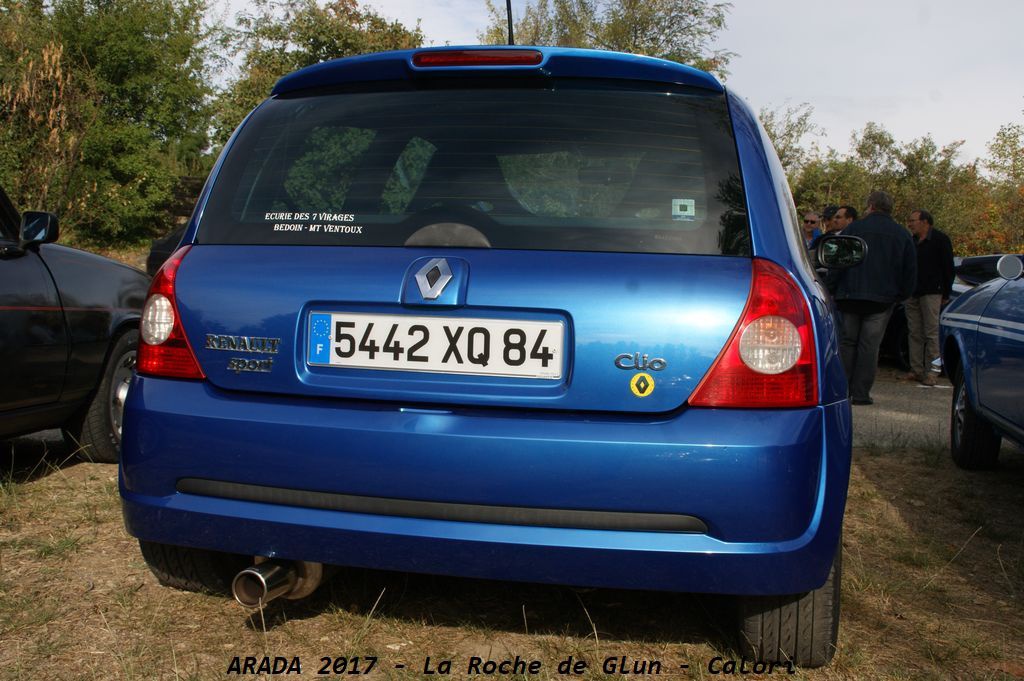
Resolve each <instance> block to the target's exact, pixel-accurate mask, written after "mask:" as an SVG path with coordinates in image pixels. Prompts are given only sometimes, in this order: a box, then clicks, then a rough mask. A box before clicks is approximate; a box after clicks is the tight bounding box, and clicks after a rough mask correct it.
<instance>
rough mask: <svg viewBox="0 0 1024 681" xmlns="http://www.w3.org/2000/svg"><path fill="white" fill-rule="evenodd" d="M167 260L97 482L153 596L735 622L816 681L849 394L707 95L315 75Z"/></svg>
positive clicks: (309, 73)
mask: <svg viewBox="0 0 1024 681" xmlns="http://www.w3.org/2000/svg"><path fill="white" fill-rule="evenodd" d="M823 243H824V246H825V247H824V248H821V249H819V252H818V253H817V254H816V257H817V258H818V259H819V262H820V263H822V264H826V265H832V266H853V265H856V264H857V263H858V262H859V261H860V260H861V258H862V257H863V247H864V243H863V241H861V240H860V239H858V238H857V237H852V236H833V237H826V240H825V241H824V242H823ZM182 244H183V245H182V247H181V248H179V249H178V250H177V251H176V252H175V253H174V255H172V256H171V257H170V259H168V260H167V261H166V263H165V264H164V266H163V268H162V269H161V270H160V271H159V272H158V273H157V274H156V276H155V277H154V279H153V286H152V288H151V291H150V294H149V297H148V299H147V301H146V304H145V307H144V311H143V318H142V323H141V328H140V336H141V339H140V344H139V362H138V372H137V375H136V377H135V378H134V379H133V383H132V390H131V392H130V393H129V396H128V404H127V406H126V408H125V429H124V447H123V452H124V453H123V456H122V460H121V473H122V475H121V494H122V497H123V499H124V518H125V523H126V526H127V529H128V531H129V532H130V533H131V534H132V535H134V536H136V537H137V538H138V539H139V540H140V545H141V549H142V555H143V557H144V558H145V560H146V561H147V563H148V564H149V566H150V568H151V569H152V570H153V572H154V573H155V574H156V575H157V576H158V578H159V579H160V580H161V581H162V582H163V583H164V584H168V585H173V586H177V587H183V588H189V589H214V590H216V589H223V588H225V587H226V586H227V585H228V584H233V587H234V588H233V590H234V593H235V596H236V598H237V599H238V600H239V602H241V603H243V604H244V605H248V606H259V605H261V604H264V603H266V602H267V601H268V600H270V599H272V598H275V597H277V596H282V597H286V598H299V597H302V596H305V595H308V594H309V593H310V592H311V591H312V589H315V588H316V585H317V583H318V582H319V581H320V579H321V577H322V575H323V573H324V570H323V565H324V564H342V565H348V566H355V567H370V568H377V569H390V570H412V571H417V572H426V573H438V574H451V575H459V576H465V577H482V578H491V579H509V580H521V581H535V582H547V583H568V584H575V585H585V586H604V587H621V588H634V589H660V590H664V591H698V592H710V593H719V594H730V595H738V596H739V597H740V598H739V608H738V615H739V618H738V621H737V629H738V631H739V633H740V634H741V636H740V641H741V645H742V650H743V653H744V654H745V655H746V656H747V657H748V658H758V659H761V660H768V661H776V662H780V663H783V664H786V663H795V664H800V665H806V666H817V665H821V664H824V663H825V662H827V661H828V660H829V659H830V658H831V656H832V654H833V652H834V650H835V642H836V635H837V632H838V627H839V593H840V582H841V547H840V529H841V526H842V519H843V512H844V508H845V503H846V490H847V483H848V478H849V470H850V453H851V408H850V404H849V401H848V400H847V396H846V395H847V385H846V380H845V378H844V377H843V372H842V367H841V364H840V359H839V356H838V353H837V344H836V340H835V327H834V322H833V319H832V316H831V314H830V313H829V306H828V305H827V292H826V291H825V289H824V287H823V286H821V284H820V283H819V282H818V281H817V280H816V278H815V274H814V270H813V267H812V264H811V262H810V260H809V259H808V256H807V253H806V251H805V249H804V244H803V239H802V236H801V228H800V226H799V225H798V224H797V220H796V209H795V207H794V206H793V202H792V198H791V196H790V194H789V190H788V188H787V183H786V178H785V174H784V173H783V170H782V166H781V164H780V163H779V160H778V157H777V156H776V154H775V152H774V150H773V148H772V143H771V141H770V140H769V138H768V137H767V134H766V133H765V132H764V130H763V128H761V127H760V126H759V124H758V122H757V119H756V118H755V116H754V114H753V112H752V111H751V110H750V108H749V107H748V106H747V105H746V104H745V103H744V102H743V100H742V99H740V98H739V97H738V96H736V95H735V94H733V93H731V92H729V91H727V90H726V89H725V88H724V87H723V86H722V84H721V83H720V82H719V81H718V80H716V79H715V78H714V77H713V76H711V75H709V74H707V73H704V72H700V71H697V70H694V69H691V68H689V67H686V66H683V65H681V64H678V63H675V62H668V61H662V60H659V59H651V58H646V57H638V56H631V55H623V54H618V53H612V52H602V51H590V50H573V49H564V48H537V49H532V48H530V49H527V48H498V49H489V48H485V49H459V50H450V49H446V48H445V49H426V50H415V51H403V52H390V53H384V54H374V55H364V56H361V57H353V58H348V59H341V60H337V61H333V62H328V63H324V64H319V65H317V66H313V67H310V68H308V69H305V70H303V71H299V72H297V73H294V74H292V75H290V76H286V77H285V78H283V79H282V80H281V81H280V82H279V83H278V84H277V86H276V87H275V89H274V92H273V95H272V96H271V98H270V99H268V100H267V101H266V102H264V103H262V104H261V105H260V106H259V108H258V109H257V110H256V111H255V112H254V113H253V114H252V115H251V116H250V117H248V118H247V119H246V122H245V123H244V124H243V125H242V126H241V127H240V128H239V130H238V131H237V132H236V133H235V135H233V137H232V141H231V142H229V143H228V144H227V146H226V147H225V151H224V153H223V155H222V156H221V159H220V160H219V161H218V164H217V166H216V167H215V169H214V171H213V173H212V175H211V177H210V179H209V181H208V182H207V184H206V188H205V189H204V191H203V194H202V195H201V197H200V200H199V205H198V206H197V208H196V210H195V212H194V213H193V217H192V220H191V222H190V223H189V226H188V229H187V230H186V232H185V235H184V238H183V239H182ZM255 557H259V558H255ZM265 557H266V558H272V560H262V558H265ZM239 562H241V564H239ZM246 563H248V564H249V567H246ZM243 568H244V569H243ZM236 572H237V574H235V573H236ZM232 578H233V579H232Z"/></svg>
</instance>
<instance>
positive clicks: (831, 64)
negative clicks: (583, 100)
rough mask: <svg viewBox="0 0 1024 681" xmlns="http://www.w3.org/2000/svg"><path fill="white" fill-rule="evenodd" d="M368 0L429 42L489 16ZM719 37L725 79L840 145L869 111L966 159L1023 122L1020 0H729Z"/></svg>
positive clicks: (898, 131) (460, 8)
mask: <svg viewBox="0 0 1024 681" xmlns="http://www.w3.org/2000/svg"><path fill="white" fill-rule="evenodd" d="M498 3H500V6H501V7H504V2H502V0H498ZM364 4H367V5H369V6H371V7H373V8H375V9H376V10H377V11H378V12H379V13H380V14H382V15H384V16H385V17H388V18H390V19H397V20H399V21H401V22H402V23H404V24H406V25H409V26H412V25H414V24H415V22H416V20H417V19H419V20H420V27H421V28H422V29H423V32H424V34H425V35H426V43H427V44H428V45H431V44H433V45H444V44H451V45H471V44H476V43H477V33H478V32H480V31H481V30H482V29H483V27H484V26H485V25H486V24H487V12H486V6H485V3H484V0H433V1H430V0H366V1H365V2H364ZM524 6H525V2H524V0H513V2H512V9H513V13H514V14H515V15H516V17H518V16H519V15H520V14H521V12H522V8H523V7H524ZM715 47H716V48H719V49H728V50H730V51H732V52H735V53H737V55H738V56H736V57H734V58H733V60H732V62H731V63H730V64H729V72H730V73H729V76H728V78H727V80H726V86H727V87H729V88H731V89H733V90H734V91H735V92H737V93H738V94H740V95H741V96H743V97H744V98H745V99H746V100H747V101H748V102H750V104H751V105H752V106H753V107H754V108H755V110H760V109H761V108H763V107H766V108H769V109H780V108H785V107H789V106H794V105H798V104H802V103H804V102H806V103H808V104H810V105H811V106H813V107H814V115H813V121H814V122H815V123H816V124H817V125H818V126H819V127H820V128H822V129H823V130H824V135H823V136H821V137H819V138H816V139H810V138H808V139H806V140H805V143H817V144H818V146H820V147H821V148H825V147H832V148H834V149H836V150H838V151H840V152H847V151H848V150H849V148H850V136H851V134H852V133H853V132H854V131H857V130H861V129H863V127H864V125H865V124H866V123H868V122H869V121H874V122H876V123H880V124H882V125H883V126H884V127H885V128H886V129H888V130H889V132H891V133H892V134H893V136H894V137H895V138H896V140H897V141H900V142H909V141H911V140H913V139H917V138H919V137H922V136H924V135H926V134H931V135H932V138H933V139H934V140H935V142H936V143H937V144H938V145H939V146H944V145H946V144H949V143H952V142H955V141H958V140H963V141H964V145H963V147H962V149H961V156H960V160H962V161H970V160H973V159H974V158H976V157H979V156H984V155H985V154H986V146H987V144H988V143H989V142H990V141H991V140H992V138H993V137H995V134H996V132H997V131H998V129H999V127H1000V126H1001V125H1005V124H1007V123H1020V124H1024V0H973V1H971V0H968V1H965V0H856V1H851V0H846V1H842V0H816V1H814V0H733V7H732V10H731V11H730V12H729V15H728V19H727V28H726V29H725V30H724V31H722V33H720V34H719V38H718V40H717V42H716V44H715Z"/></svg>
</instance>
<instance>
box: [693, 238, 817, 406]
mask: <svg viewBox="0 0 1024 681" xmlns="http://www.w3.org/2000/svg"><path fill="white" fill-rule="evenodd" d="M816 357H817V354H816V352H815V348H814V333H813V329H812V325H811V314H810V310H809V309H808V308H807V302H806V300H805V299H804V296H803V293H802V291H801V290H800V288H799V287H798V286H797V285H796V282H795V281H793V279H792V278H791V277H790V276H789V274H788V273H787V272H786V271H785V270H783V269H782V268H781V267H779V266H778V265H776V264H775V263H773V262H770V261H768V260H762V259H760V258H754V260H753V278H752V280H751V283H750V297H749V298H748V300H747V307H746V309H745V310H744V311H743V315H742V316H741V317H740V322H739V324H737V325H736V328H735V329H733V332H732V335H731V336H730V337H729V341H728V342H727V343H726V345H725V349H724V350H722V352H721V354H719V356H718V358H717V359H716V360H715V363H714V364H712V365H711V369H710V370H709V371H708V373H707V375H706V376H704V380H702V381H701V382H700V384H699V385H698V386H697V388H696V389H695V390H694V391H693V395H692V396H691V397H690V404H691V405H693V406H699V407H809V406H813V405H815V404H817V403H818V366H817V359H816Z"/></svg>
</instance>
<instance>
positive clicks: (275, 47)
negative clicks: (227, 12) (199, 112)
mask: <svg viewBox="0 0 1024 681" xmlns="http://www.w3.org/2000/svg"><path fill="white" fill-rule="evenodd" d="M251 11H252V13H251V14H249V13H247V14H242V15H240V16H239V17H238V19H237V21H238V26H237V28H235V29H233V30H231V31H229V32H227V33H226V35H225V37H224V40H223V46H224V47H225V48H226V49H227V51H228V52H229V53H234V54H241V55H244V56H243V59H242V62H243V63H242V68H241V73H240V74H239V75H238V77H237V78H235V79H234V80H232V81H231V83H230V84H229V85H228V87H227V88H226V89H225V91H224V92H222V93H221V94H220V95H219V97H218V98H217V101H216V106H215V116H214V128H215V130H216V132H215V135H214V138H215V140H216V141H217V142H218V143H221V144H222V143H223V142H225V141H226V140H227V138H228V137H229V136H230V135H231V131H232V130H234V128H235V126H237V125H238V124H239V123H240V122H241V121H242V119H243V118H244V117H245V116H246V115H247V114H248V113H249V112H250V111H251V110H252V109H253V107H255V106H256V105H257V104H259V103H260V102H261V101H263V99H265V98H266V97H267V95H269V94H270V90H271V88H272V87H273V85H274V83H275V82H276V81H277V79H278V78H280V77H281V76H283V75H285V74H287V73H290V72H292V71H295V70H296V69H300V68H302V67H304V66H310V65H311V64H316V63H319V62H322V61H326V60H328V59H335V58H338V57H348V56H352V55H356V54H364V53H367V52H380V51H384V50H401V49H409V48H413V47H419V46H420V45H421V44H422V43H423V33H422V31H420V28H419V25H418V24H417V26H416V27H415V28H413V29H408V28H406V27H405V26H403V25H402V24H401V23H399V22H397V21H388V20H387V19H385V18H383V17H381V16H380V15H379V14H377V13H376V12H374V11H373V10H371V9H367V8H362V7H360V6H359V5H358V4H357V3H356V1H355V0H333V1H332V2H329V3H327V4H326V5H324V6H322V7H321V6H320V5H318V4H317V2H316V1H315V0H283V1H282V2H274V1H272V0H256V2H253V3H252V5H251Z"/></svg>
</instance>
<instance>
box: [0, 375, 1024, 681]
mask: <svg viewBox="0 0 1024 681" xmlns="http://www.w3.org/2000/svg"><path fill="white" fill-rule="evenodd" d="M950 394H951V390H949V389H948V384H947V387H946V388H945V389H943V388H936V389H924V388H918V387H917V386H916V385H915V384H910V383H904V382H900V381H898V380H897V375H896V372H893V371H888V370H886V371H883V372H882V376H881V377H880V382H879V384H878V385H877V386H876V391H875V400H876V404H875V405H874V406H872V407H863V408H862V407H858V408H856V411H855V429H856V442H857V445H858V446H857V447H856V449H855V451H854V467H853V476H852V481H851V487H850V497H849V503H848V508H847V515H846V525H845V533H844V539H843V544H844V551H845V553H844V556H845V557H844V570H845V579H844V583H843V605H842V607H843V611H842V628H841V632H840V638H839V648H838V652H837V654H836V657H835V660H834V662H833V663H832V665H831V666H830V667H828V668H827V669H824V670H815V671H802V670H798V671H797V672H796V673H795V674H793V675H790V674H788V673H787V672H786V670H784V669H783V670H781V671H780V670H776V672H775V673H774V674H772V675H771V676H769V675H754V674H749V673H747V674H741V670H740V669H737V670H736V672H735V673H734V674H722V673H721V672H723V671H728V669H727V668H726V669H723V666H722V663H721V662H720V661H719V662H716V661H715V658H716V657H717V658H726V659H728V658H732V657H733V656H734V653H733V652H732V650H731V649H730V642H729V639H728V637H727V635H728V631H729V626H730V625H729V602H728V600H726V599H723V598H712V597H696V596H687V595H665V594H657V593H646V592H626V591H611V590H600V589H571V588H566V587H550V586H536V585H524V584H514V583H504V582H486V581H475V580H464V579H452V578H441V577H431V576H424V575H414V574H402V573H386V572H373V571H367V570H342V571H341V572H340V573H339V574H338V575H337V576H336V577H335V578H334V579H333V580H332V581H331V582H330V583H328V584H327V585H325V586H324V587H322V588H321V589H320V591H318V592H317V593H316V594H315V595H314V596H313V597H311V598H309V599H307V600H305V601H301V602H283V603H282V602H274V603H272V604H270V605H269V606H268V607H267V608H266V610H265V612H263V613H262V616H261V615H260V614H259V613H257V614H252V613H249V612H248V611H246V610H244V609H243V608H242V607H241V606H239V605H237V604H236V603H235V602H234V601H233V600H231V599H230V598H226V597H218V596H208V595H199V594H191V593H185V592H181V591H176V590H173V589H169V588H165V587H161V586H159V585H158V584H157V582H156V579H155V578H154V577H153V576H152V575H151V574H150V572H149V571H148V569H147V568H146V566H145V564H144V563H143V561H142V557H141V555H140V553H139V550H138V545H137V544H136V542H135V541H134V540H133V539H132V538H131V537H129V536H128V535H126V534H125V532H124V529H123V527H122V524H121V516H120V507H119V500H118V495H117V479H116V476H117V469H116V467H115V466H113V465H104V464H93V463H83V462H80V461H78V460H77V459H76V458H75V457H74V455H73V453H72V452H69V451H68V449H67V447H66V446H65V445H64V443H63V442H62V441H61V440H60V437H59V434H58V433H56V432H52V431H51V432H47V433H44V434H42V435H37V436H34V437H32V438H23V439H20V440H16V441H13V442H10V443H0V679H32V680H36V679H103V680H107V679H124V680H129V679H131V680H150V679H176V680H177V679H221V678H226V677H228V676H229V673H228V672H229V670H230V669H232V665H233V664H237V665H238V670H239V671H245V669H246V667H245V658H246V657H255V658H256V659H257V665H258V662H259V661H261V660H262V658H263V657H264V656H268V657H269V658H270V660H271V663H273V661H274V658H275V657H281V658H283V659H282V661H280V662H278V665H279V666H278V668H279V669H280V668H282V667H284V666H286V665H291V668H292V670H294V664H295V663H294V662H293V658H296V657H297V658H298V659H299V664H300V665H301V672H302V673H301V675H298V674H290V675H284V674H278V675H273V674H248V675H247V677H248V678H296V677H298V678H313V677H317V676H319V674H318V671H319V670H320V669H321V668H322V667H323V665H324V662H323V659H324V658H327V659H328V662H329V663H330V664H334V663H338V664H339V666H338V667H337V669H339V670H343V671H346V672H347V671H351V670H352V669H353V667H355V668H356V669H357V670H358V671H360V672H366V671H367V669H368V665H369V664H370V658H376V662H375V663H374V667H373V668H372V669H370V670H369V674H368V676H370V677H373V678H381V679H384V678H386V679H390V678H413V677H424V676H428V675H429V674H426V673H425V672H427V671H429V672H435V674H433V676H441V675H443V674H442V672H443V670H444V663H445V661H446V660H450V661H451V671H450V676H453V677H459V678H464V677H466V676H467V668H468V664H469V662H470V661H471V659H472V657H473V656H477V657H480V658H483V660H488V659H490V660H494V661H500V660H503V659H506V658H508V659H512V660H514V659H515V656H517V655H518V656H519V658H521V659H522V660H524V661H525V662H526V663H529V662H530V661H531V660H539V661H540V663H541V669H540V671H539V673H537V674H535V675H529V674H522V673H520V674H517V673H510V674H501V673H495V674H493V675H490V676H487V675H485V674H480V677H486V678H505V679H512V678H515V679H525V678H531V679H547V678H566V676H567V675H559V674H558V665H559V662H562V661H564V660H565V659H566V658H568V657H570V656H571V657H572V658H573V660H572V663H571V664H575V663H578V662H579V661H581V660H582V661H584V662H586V663H587V668H586V670H585V671H583V673H582V674H580V675H578V676H577V678H588V679H593V678H620V677H631V676H636V675H638V674H632V673H629V674H622V668H623V664H622V658H623V656H625V658H626V659H625V665H624V666H625V668H626V671H628V672H633V671H634V666H633V665H634V663H637V667H638V668H639V667H640V666H641V665H642V663H644V662H647V663H649V664H648V666H647V671H648V672H651V671H654V670H655V668H654V664H653V663H654V662H655V661H657V662H658V663H659V664H660V670H658V671H660V674H659V675H660V676H666V677H670V678H678V679H710V678H722V677H723V676H725V677H729V678H737V677H740V676H742V677H743V678H773V677H776V676H782V677H785V678H797V679H950V678H962V679H1012V678H1024V616H1022V614H1021V601H1022V597H1024V513H1022V510H1024V453H1022V452H1020V451H1018V450H1016V449H1015V448H1012V447H1010V446H1005V447H1004V451H1003V456H1002V463H1001V466H1000V468H999V469H998V470H997V471H994V472H985V473H968V472H964V471H960V470H958V469H956V468H955V467H954V466H953V464H952V462H951V461H950V459H949V455H948V452H947V450H946V445H945V442H946V435H945V434H946V429H947V427H948V426H947V423H948V409H949V406H948V405H949V399H950ZM236 657H237V658H238V662H237V663H235V662H234V661H235V659H236ZM356 657H358V658H359V659H358V660H353V658H356ZM341 659H344V660H345V662H344V664H345V668H344V669H343V668H342V667H341V666H340V665H341V663H339V662H338V660H341ZM609 659H610V660H613V661H614V662H613V663H606V662H605V661H606V660H609ZM606 664H610V665H611V666H607V667H606ZM682 665H687V668H683V667H682ZM709 665H710V667H709ZM425 666H426V669H425ZM252 669H254V670H258V669H259V667H258V666H254V667H253V668H252ZM480 669H481V671H483V670H484V669H486V667H485V666H483V665H481V667H480ZM272 670H273V667H271V671H272ZM329 671H331V670H329ZM510 671H511V672H515V671H517V670H515V669H511V670H510ZM715 672H719V673H715ZM332 673H333V672H332ZM344 675H346V676H351V675H352V674H344Z"/></svg>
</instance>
